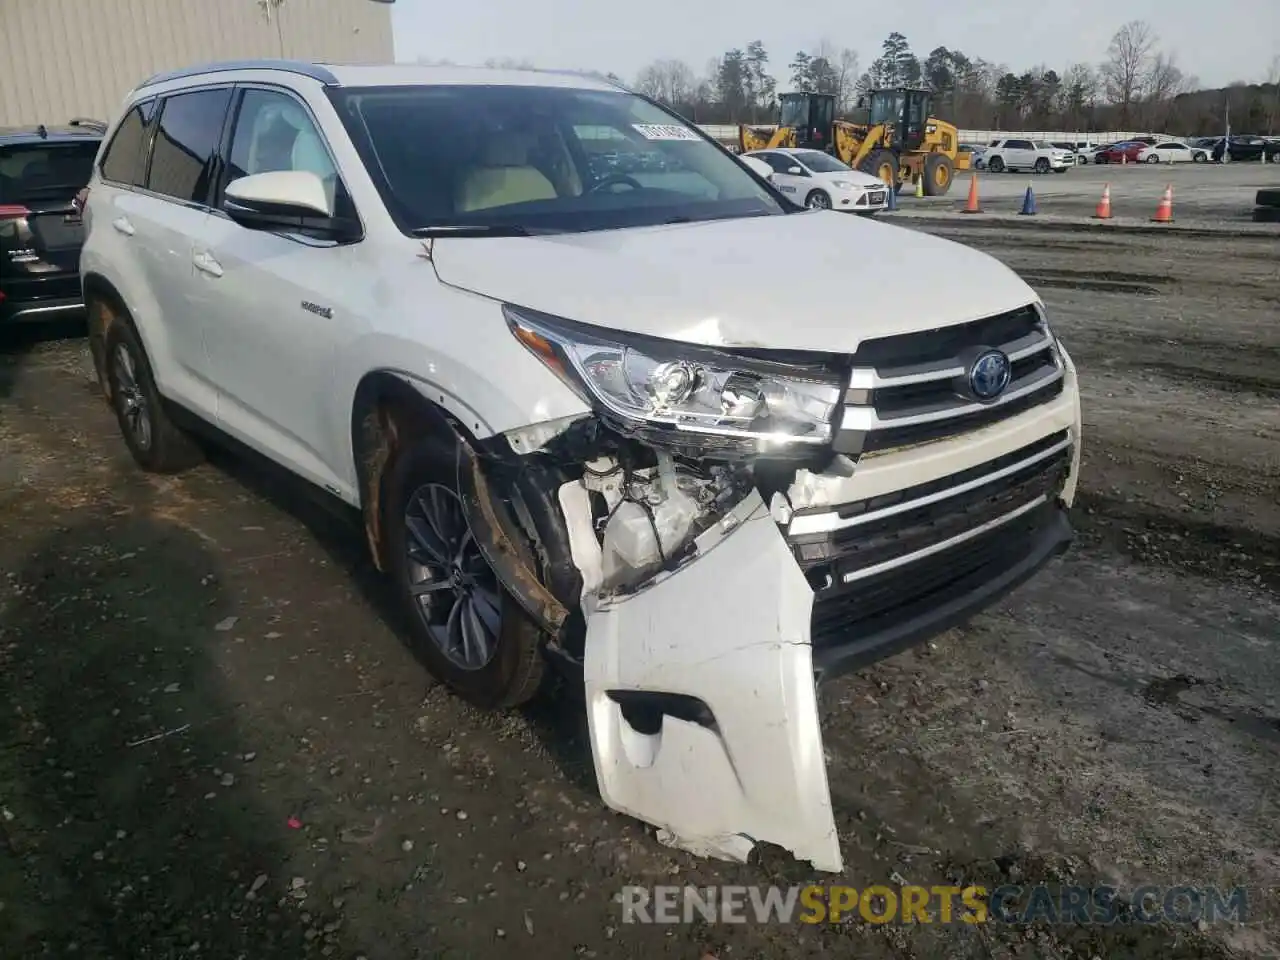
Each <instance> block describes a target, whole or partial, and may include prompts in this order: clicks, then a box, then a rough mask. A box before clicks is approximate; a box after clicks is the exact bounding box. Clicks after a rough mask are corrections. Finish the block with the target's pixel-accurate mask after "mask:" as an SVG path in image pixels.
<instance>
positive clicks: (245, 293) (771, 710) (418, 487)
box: [81, 61, 1080, 870]
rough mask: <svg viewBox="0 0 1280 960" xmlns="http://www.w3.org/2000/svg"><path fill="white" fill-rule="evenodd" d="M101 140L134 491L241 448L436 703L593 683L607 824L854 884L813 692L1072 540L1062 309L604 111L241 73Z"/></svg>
mask: <svg viewBox="0 0 1280 960" xmlns="http://www.w3.org/2000/svg"><path fill="white" fill-rule="evenodd" d="M104 143H105V146H104V147H103V149H102V151H101V154H100V156H99V157H98V160H97V163H96V169H95V173H94V176H93V179H92V183H91V186H90V190H89V194H88V198H87V204H86V214H85V216H86V219H87V221H88V238H87V241H86V243H85V247H84V254H83V260H82V262H81V267H82V273H83V278H84V294H85V298H86V300H87V302H88V304H89V307H90V310H91V338H92V339H91V345H92V348H93V353H94V356H95V359H96V362H97V364H98V368H99V372H100V375H101V378H102V383H103V387H104V389H105V391H106V394H107V396H108V398H109V399H110V401H111V403H112V404H113V405H114V407H115V410H116V413H117V416H118V419H119V422H120V426H121V429H122V431H123V434H124V439H125V442H126V443H127V444H128V447H129V449H130V451H131V452H132V453H133V456H134V458H135V459H136V460H137V462H138V463H139V464H140V465H141V466H142V467H144V468H145V469H148V470H156V471H175V470H178V469H180V468H182V467H184V466H186V465H188V464H191V463H193V462H195V460H196V459H197V458H198V456H199V452H200V447H199V446H198V445H197V444H196V443H194V442H193V441H192V439H191V433H189V432H188V431H196V430H209V429H212V430H213V431H214V432H215V434H217V435H229V436H230V437H232V438H235V439H236V440H239V441H242V442H243V443H244V444H247V445H248V446H249V447H251V448H253V449H254V450H256V451H258V452H259V453H261V454H265V455H266V456H267V457H268V458H270V459H271V460H274V461H275V462H276V463H278V464H280V465H282V466H283V467H285V468H287V470H288V471H291V472H292V473H293V474H295V475H296V476H297V477H299V478H301V479H303V480H305V481H308V482H309V483H310V484H312V485H314V486H315V487H318V488H320V489H322V490H324V491H328V493H330V494H332V495H333V497H335V498H337V500H338V501H340V502H341V503H343V504H345V505H347V506H348V507H349V508H351V509H352V510H353V511H358V513H356V514H355V516H360V517H362V520H363V527H364V530H365V533H366V536H367V540H368V544H369V548H370V550H371V551H372V554H373V557H374V559H375V561H376V563H377V564H378V566H379V567H380V568H381V569H382V570H383V571H385V573H386V574H387V575H388V576H389V577H391V578H392V579H393V581H394V584H395V587H396V590H397V591H398V594H399V597H400V599H401V601H402V602H403V604H404V607H405V610H406V611H407V613H408V614H409V618H410V623H411V626H410V630H411V637H410V640H411V642H412V643H413V644H414V646H415V647H416V648H417V650H418V651H419V652H420V654H421V656H422V657H423V658H425V660H426V662H427V663H428V665H429V666H430V668H431V670H432V672H433V673H435V674H436V675H437V676H438V677H439V678H440V679H441V680H442V681H444V682H445V683H446V684H448V685H450V686H451V687H452V688H453V689H454V690H456V691H457V692H458V693H459V694H461V695H462V696H464V697H467V698H468V699H470V700H472V701H474V702H476V703H479V704H483V705H487V706H502V705H508V704H513V703H517V702H519V701H521V700H524V699H527V698H528V697H530V696H531V695H532V694H533V693H534V691H535V690H536V689H537V688H538V685H539V681H540V680H541V678H542V676H543V673H544V670H545V669H546V668H547V666H548V665H552V666H554V667H558V668H560V669H562V670H564V671H565V672H566V673H568V674H569V675H570V676H571V677H574V678H576V679H577V681H578V682H579V683H580V684H582V686H583V687H584V689H585V697H586V709H587V713H588V717H589V724H590V733H591V745H592V750H593V753H594V757H595V763H596V773H597V776H598V779H599V784H600V790H601V794H602V796H603V797H604V799H605V801H606V802H607V803H609V804H611V805H612V806H614V807H615V808H617V809H619V810H622V811H625V812H627V813H629V814H631V815H633V816H636V817H639V818H642V819H645V820H648V821H650V822H652V823H655V824H657V825H659V826H661V827H662V828H664V829H665V832H664V833H663V834H661V835H662V836H665V837H669V838H672V842H675V843H679V844H681V845H683V846H686V847H688V848H691V849H694V850H698V851H701V852H704V853H710V854H716V855H721V856H727V857H739V858H740V857H742V856H744V855H745V854H746V852H747V850H748V849H749V848H750V846H751V843H752V839H750V838H753V839H754V840H757V841H771V842H774V843H777V844H781V845H783V846H785V847H787V848H788V849H790V850H792V851H793V852H794V853H795V854H796V855H798V856H800V857H802V858H804V859H807V860H810V861H812V862H813V863H814V864H815V865H816V866H817V867H818V868H820V869H826V870H838V869H839V868H840V865H841V858H840V849H839V845H838V843H837V838H836V829H835V826H834V822H833V818H832V811H831V802H830V798H829V795H828V790H827V779H826V769H825V765H824V759H823V751H822V746H821V740H822V734H821V730H820V729H819V724H818V711H817V701H816V691H815V679H816V678H820V677H828V676H833V675H835V674H837V673H839V672H840V671H842V670H849V669H852V668H855V667H857V666H859V665H861V664H865V663H866V662H868V661H870V660H874V659H876V658H878V657H882V656H885V655H887V654H889V653H890V652H893V651H895V650H897V649H900V648H901V647H903V646H904V645H906V644H908V643H911V642H913V641H916V640H919V639H921V638H924V637H927V636H929V635H931V634H934V633H936V632H937V631H939V630H942V629H944V628H947V627H949V626H950V625H952V624H955V623H957V622H960V621H962V620H963V619H964V618H966V617H967V616H969V615H971V614H972V613H974V612H976V611H978V610H980V609H981V608H983V607H984V606H986V605H988V604H990V603H991V602H993V601H994V600H996V599H997V598H999V597H1000V596H1002V595H1003V594H1004V593H1005V592H1007V591H1008V590H1009V589H1011V588H1012V587H1013V586H1015V585H1016V584H1018V583H1019V582H1021V581H1022V580H1023V579H1025V578H1026V577H1028V576H1030V575H1031V574H1032V573H1033V572H1035V571H1036V570H1037V569H1039V568H1040V567H1041V566H1042V565H1043V564H1044V563H1045V562H1046V561H1048V560H1049V559H1050V558H1051V557H1052V556H1054V555H1055V554H1057V553H1059V552H1060V551H1061V550H1062V549H1064V548H1065V546H1066V544H1067V542H1068V540H1069V538H1070V526H1069V523H1068V520H1067V507H1068V505H1069V504H1070V503H1071V501H1072V498H1073V496H1074V493H1075V487H1076V476H1077V471H1078V465H1079V450H1080V412H1079V402H1078V399H1077V392H1076V375H1075V370H1074V367H1073V366H1072V364H1071V361H1070V360H1069V359H1068V357H1067V354H1066V352H1065V351H1064V350H1063V349H1062V347H1061V344H1060V343H1059V342H1058V341H1057V339H1056V338H1055V337H1054V335H1053V334H1052V333H1051V332H1050V329H1049V326H1048V323H1047V321H1046V317H1045V311H1044V307H1043V305H1042V304H1041V302H1040V300H1039V298H1038V297H1037V296H1036V294H1035V292H1034V291H1033V290H1032V289H1031V288H1030V287H1028V286H1027V285H1026V284H1025V283H1024V282H1023V281H1022V280H1020V279H1019V278H1018V277H1017V276H1016V275H1015V274H1014V273H1013V272H1012V271H1011V270H1009V269H1007V268H1006V267H1004V266H1003V265H1001V264H1000V263H999V262H997V261H996V260H994V259H992V258H991V257H989V256H987V255H986V254H983V253H981V252H979V251H977V250H974V249H970V248H968V247H964V246H960V245H957V244H954V243H951V242H948V241H945V240H942V239H938V238H935V237H930V236H927V235H925V234H922V233H916V232H913V231H910V230H906V229H903V228H899V227H895V226H888V225H882V224H878V223H876V222H874V221H868V220H864V219H861V218H856V217H841V216H837V215H836V214H834V213H831V212H827V211H816V210H804V209H801V208H798V207H796V206H795V205H793V204H791V203H789V202H787V201H786V200H785V199H784V198H783V196H782V195H781V194H780V193H778V192H777V191H776V190H775V189H774V188H773V187H772V186H770V185H769V184H768V183H767V182H766V181H765V180H764V179H762V178H760V177H759V176H758V174H757V173H755V172H753V169H751V168H750V165H749V164H744V163H740V162H739V161H738V160H737V159H735V158H734V157H733V156H732V155H731V154H730V153H728V152H727V151H726V150H724V149H723V148H722V147H720V146H719V145H717V144H716V143H715V142H714V141H712V140H710V139H708V138H707V137H706V136H704V135H703V134H702V133H700V132H699V131H697V130H696V129H694V128H693V127H691V126H689V125H688V124H686V123H685V122H684V121H683V120H681V119H680V118H679V117H677V116H675V115H674V114H672V113H670V112H668V111H667V110H665V109H663V108H662V107H660V106H658V105H657V104H655V103H653V102H652V101H649V100H646V99H644V98H642V97H639V96H637V95H635V94H632V93H629V92H627V91H625V90H621V89H618V88H615V87H613V86H611V85H610V84H608V83H606V82H603V81H597V80H595V79H590V78H586V77H582V76H577V75H569V74H560V73H531V72H524V71H517V72H503V71H482V70H468V69H458V68H435V67H418V66H394V67H391V66H388V67H375V66H342V67H338V66H333V67H327V66H320V65H316V64H304V63H288V62H279V61H269V62H251V63H233V64H224V65H218V66H214V67H204V68H200V69H198V70H192V71H186V72H181V73H176V74H169V75H165V76H160V77H156V78H154V79H152V80H149V81H147V82H146V83H144V84H143V85H142V86H140V87H139V88H138V89H136V90H135V91H133V93H132V94H130V95H129V97H128V99H127V102H126V104H125V108H124V112H123V116H122V117H121V118H120V119H119V120H118V121H117V122H116V123H115V125H114V127H113V128H112V130H111V131H110V134H109V135H108V137H107V138H106V140H105V141H104ZM655 158H656V159H655ZM921 277H934V278H935V280H936V281H937V283H940V284H941V287H940V288H939V294H940V295H939V296H936V297H929V298H927V299H926V300H924V301H921V302H919V303H916V304H915V305H914V306H913V308H912V309H911V310H909V311H908V310H903V309H902V304H903V296H902V294H903V291H904V290H911V289H915V288H916V287H917V286H918V285H919V283H920V278H921ZM844 288H852V289H856V290H858V291H860V294H859V298H858V301H857V304H856V306H850V305H848V304H845V302H844V301H843V300H841V299H840V298H839V297H837V298H835V299H834V300H833V299H831V298H820V300H819V302H814V300H813V297H812V296H811V294H812V293H813V292H814V291H836V290H840V289H844Z"/></svg>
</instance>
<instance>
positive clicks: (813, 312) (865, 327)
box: [431, 211, 1037, 353]
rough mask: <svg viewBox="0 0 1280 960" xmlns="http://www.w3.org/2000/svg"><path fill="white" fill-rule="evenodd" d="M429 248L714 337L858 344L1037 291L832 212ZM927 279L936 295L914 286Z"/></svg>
mask: <svg viewBox="0 0 1280 960" xmlns="http://www.w3.org/2000/svg"><path fill="white" fill-rule="evenodd" d="M431 256H432V261H433V263H434V265H435V269H436V273H437V275H438V277H439V278H440V280H441V281H442V282H444V283H447V284H449V285H451V286H454V287H459V288H461V289H464V290H467V291H470V292H472V293H477V294H481V295H483V296H486V297H490V298H493V299H495V300H501V301H503V302H506V303H511V304H514V305H518V306H524V307H529V308H532V309H535V310H540V311H543V312H544V313H550V314H554V315H556V316H560V317H564V318H567V319H570V320H575V321H578V322H580V323H587V324H593V325H596V326H599V327H605V328H609V329H614V330H619V331H626V332H631V333H639V334H646V335H648V336H654V337H663V338H666V339H669V340H679V341H683V342H686V343H696V344H701V345H705V346H720V347H756V348H773V349H789V350H815V351H831V352H835V353H852V352H853V351H854V350H856V349H857V348H858V345H859V344H860V343H861V342H862V341H863V340H866V339H870V338H874V337H883V336H888V335H892V334H899V333H906V332H912V331H918V330H926V329H929V328H931V327H941V326H949V325H952V324H957V323H964V322H967V321H971V320H976V319H979V318H981V317H985V316H990V315H992V314H995V313H1000V312H1003V311H1006V310H1012V309H1015V308H1017V307H1020V306H1025V305H1026V304H1028V303H1031V302H1033V301H1035V300H1036V299H1037V297H1036V294H1035V292H1034V291H1033V290H1032V289H1031V288H1030V287H1029V286H1027V284H1026V283H1025V282H1023V281H1022V280H1021V279H1020V278H1019V277H1018V276H1017V274H1015V273H1014V272H1013V271H1012V270H1010V269H1009V268H1008V267H1006V266H1004V265H1003V264H1002V263H1000V262H999V261H998V260H995V259H994V258H992V257H990V256H988V255H986V254H984V253H981V252H979V251H978V250H975V249H972V248H970V247H965V246H962V245H960V244H957V243H953V242H951V241H949V240H943V239H940V238H938V237H932V236H929V235H927V234H923V233H919V232H917V231H914V230H908V229H906V228H903V227H896V226H892V225H889V224H882V223H876V222H874V221H870V220H866V219H863V218H861V217H850V216H848V215H847V214H840V213H832V212H828V211H821V212H805V213H795V214H789V215H785V216H770V217H754V218H746V219H734V220H718V221H708V222H702V223H691V224H675V225H669V226H659V227H643V228H631V229H625V230H603V231H594V232H588V233H576V234H560V235H552V236H543V237H484V238H461V237H459V238H447V239H438V240H436V241H435V242H434V244H433V246H432V252H431ZM922 284H925V285H927V286H928V287H929V288H930V289H931V290H933V291H934V292H935V294H936V295H935V296H930V297H919V296H917V292H918V291H919V290H920V289H921V285H922Z"/></svg>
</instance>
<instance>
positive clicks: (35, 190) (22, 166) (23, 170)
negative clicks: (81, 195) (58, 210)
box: [0, 140, 98, 204]
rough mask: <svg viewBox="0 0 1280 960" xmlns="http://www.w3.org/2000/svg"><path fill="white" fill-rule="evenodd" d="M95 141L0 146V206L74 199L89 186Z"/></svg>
mask: <svg viewBox="0 0 1280 960" xmlns="http://www.w3.org/2000/svg"><path fill="white" fill-rule="evenodd" d="M97 152H98V141H97V140H78V141H76V142H75V143H57V142H52V141H46V140H42V141H40V142H39V143H19V144H17V145H15V146H10V147H0V204H4V203H26V202H28V201H33V200H52V199H57V198H60V197H73V196H75V193H76V191H77V190H79V189H80V188H81V187H83V186H86V185H87V184H88V183H89V177H90V176H91V175H92V174H93V158H94V156H95V155H96V154H97Z"/></svg>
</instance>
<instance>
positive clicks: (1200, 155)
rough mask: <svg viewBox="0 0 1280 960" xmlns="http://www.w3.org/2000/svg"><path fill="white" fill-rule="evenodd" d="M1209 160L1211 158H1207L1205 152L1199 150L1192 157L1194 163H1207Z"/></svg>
mask: <svg viewBox="0 0 1280 960" xmlns="http://www.w3.org/2000/svg"><path fill="white" fill-rule="evenodd" d="M1208 159H1209V158H1208V157H1207V156H1205V152H1204V151H1203V150H1197V151H1196V152H1195V153H1193V154H1192V155H1191V162H1192V163H1205V162H1207V161H1208Z"/></svg>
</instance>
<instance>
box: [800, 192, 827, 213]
mask: <svg viewBox="0 0 1280 960" xmlns="http://www.w3.org/2000/svg"><path fill="white" fill-rule="evenodd" d="M804 205H805V206H806V207H808V208H809V209H810V210H830V209H831V195H830V194H829V193H827V192H826V191H825V190H814V191H813V192H812V193H810V194H809V195H808V196H807V197H805V198H804Z"/></svg>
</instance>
